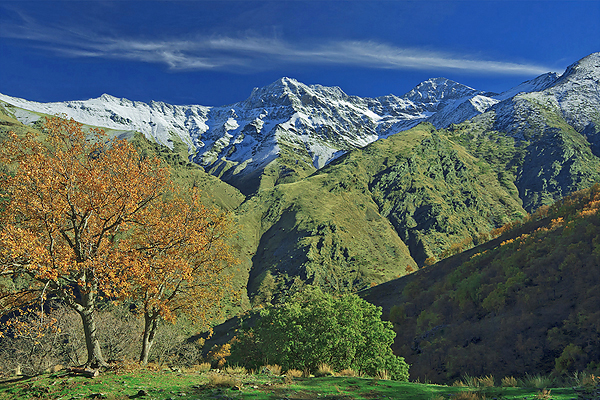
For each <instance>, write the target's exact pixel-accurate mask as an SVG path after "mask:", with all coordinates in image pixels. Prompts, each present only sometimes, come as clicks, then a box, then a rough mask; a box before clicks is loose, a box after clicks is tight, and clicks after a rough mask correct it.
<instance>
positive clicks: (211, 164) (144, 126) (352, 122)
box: [0, 77, 539, 194]
mask: <svg viewBox="0 0 600 400" xmlns="http://www.w3.org/2000/svg"><path fill="white" fill-rule="evenodd" d="M538 78H539V77H538ZM538 78H536V79H538ZM528 82H531V81H528ZM525 83H527V82H525ZM522 85H524V84H521V86H522ZM537 87H538V86H537V85H536V84H529V86H527V87H526V88H525V89H526V90H534V89H536V88H537ZM488 95H490V93H486V92H483V91H480V90H476V89H473V88H470V87H468V86H465V85H462V84H460V83H457V82H454V81H451V80H449V79H446V78H432V79H428V80H426V81H424V82H421V83H420V84H418V85H416V86H415V87H414V88H413V89H412V90H411V91H409V92H408V93H406V94H404V95H403V96H401V97H398V96H395V95H387V96H380V97H376V98H361V97H358V96H350V95H347V94H346V93H345V92H344V91H343V90H342V89H341V88H339V87H327V86H322V85H305V84H303V83H301V82H298V81H297V80H295V79H292V78H287V77H284V78H280V79H278V80H277V81H275V82H273V83H271V84H269V85H267V86H264V87H262V88H255V89H253V90H252V93H251V94H250V96H249V97H248V98H246V99H245V100H242V101H240V102H237V103H233V104H229V105H224V106H219V107H207V106H201V105H185V106H181V105H170V104H167V103H164V102H160V101H151V102H149V103H143V102H137V101H131V100H128V99H124V98H117V97H114V96H111V95H109V94H103V95H101V96H100V97H98V98H93V99H89V100H77V101H69V102H55V103H36V102H30V101H27V100H24V99H18V98H14V97H10V96H6V95H2V94H0V100H2V101H4V102H6V103H9V104H13V105H15V106H17V107H20V108H22V109H24V110H31V111H34V112H43V113H45V114H50V115H53V114H57V113H61V114H62V113H64V114H66V115H67V116H69V117H73V118H74V119H76V120H79V121H81V122H84V123H86V124H89V125H94V126H102V127H107V128H111V129H117V130H118V129H120V130H135V131H139V132H141V133H143V134H144V135H145V136H146V137H147V138H149V139H152V140H155V141H157V142H158V143H160V144H163V145H166V146H168V147H171V148H172V138H173V137H177V138H178V140H181V141H183V142H184V143H186V144H187V146H188V153H189V156H190V160H193V161H194V162H196V163H197V164H199V165H201V166H202V167H204V168H205V169H206V170H207V171H209V172H210V173H211V174H213V175H215V176H218V177H220V178H222V179H223V180H225V181H227V182H229V183H232V184H233V185H234V186H237V187H238V188H240V189H242V191H243V192H245V193H246V194H250V193H252V192H253V191H256V190H257V189H258V187H259V186H260V182H259V181H260V179H257V178H256V179H254V180H252V179H249V180H251V181H252V182H253V183H252V184H250V185H248V184H247V183H242V181H244V180H245V179H244V178H245V176H250V177H251V176H253V175H257V174H258V175H260V174H261V173H262V172H263V171H264V170H265V169H267V168H268V166H269V164H270V163H273V162H274V161H275V160H276V159H278V158H280V156H281V153H284V152H285V151H286V149H289V150H290V151H292V152H294V153H296V155H297V158H296V159H295V160H291V162H292V163H293V164H294V165H295V164H298V163H304V164H306V167H305V168H303V169H304V170H305V171H302V173H298V178H302V177H303V176H306V174H308V173H312V172H314V170H317V169H320V168H322V167H323V166H324V165H326V164H327V163H328V162H331V160H333V159H335V158H336V157H338V156H339V155H340V154H343V153H344V152H346V151H349V150H352V149H354V148H361V147H364V146H365V145H367V144H368V143H371V142H373V141H375V140H378V139H381V138H385V137H388V136H389V135H391V134H394V133H397V132H399V131H402V130H406V129H409V128H412V127H414V126H416V125H417V124H418V123H420V122H424V121H430V122H432V123H433V124H434V126H436V127H438V128H441V127H446V126H449V125H450V124H453V123H460V122H462V121H464V120H466V119H468V118H471V117H472V116H474V115H477V114H479V113H481V112H484V111H485V110H487V109H488V108H489V107H491V106H492V105H494V104H496V103H497V102H498V100H497V99H495V98H493V97H490V96H488ZM457 110H459V111H460V112H457ZM17 118H18V119H19V118H20V119H21V121H22V122H24V123H31V122H32V120H34V119H35V115H31V114H28V113H26V112H23V111H22V112H20V114H19V115H17ZM282 148H283V149H282ZM283 158H285V157H283ZM284 164H285V165H284V167H286V168H288V169H290V168H289V167H290V166H289V165H287V164H286V162H284ZM310 164H312V167H311V166H310ZM273 168H274V169H277V168H278V167H277V166H273ZM291 169H293V170H296V169H297V168H294V167H292V168H291ZM282 174H285V172H282ZM246 186H249V187H246Z"/></svg>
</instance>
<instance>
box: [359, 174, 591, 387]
mask: <svg viewBox="0 0 600 400" xmlns="http://www.w3.org/2000/svg"><path fill="white" fill-rule="evenodd" d="M599 208H600V186H598V185H596V186H593V187H592V188H591V189H588V190H583V191H580V192H577V193H574V194H573V195H571V196H569V197H567V198H565V199H564V200H562V201H559V202H557V203H556V204H555V205H553V206H552V207H546V208H542V209H540V210H539V211H538V213H536V215H535V216H534V217H532V218H530V219H529V222H527V223H525V224H523V225H518V226H516V227H514V228H513V229H512V230H510V231H508V232H506V233H504V235H502V236H501V237H500V238H498V239H495V240H493V241H490V242H488V243H486V244H484V245H482V246H480V247H477V248H475V249H472V250H470V251H468V252H465V253H462V254H459V255H457V256H454V257H451V258H448V259H446V260H443V261H442V262H440V263H438V264H436V265H434V266H432V267H429V268H426V269H423V270H421V271H418V272H416V273H414V274H412V275H410V276H406V277H404V278H401V279H398V280H395V281H392V282H388V283H385V284H383V285H380V286H378V287H375V288H372V289H370V290H368V291H367V292H366V293H365V294H364V297H365V298H366V299H367V300H368V301H371V302H373V303H374V304H376V305H381V306H383V307H384V314H387V316H388V318H389V319H390V320H391V321H392V322H393V323H394V325H395V328H396V332H397V333H398V336H397V338H396V344H395V351H396V352H397V354H402V355H403V356H404V357H406V360H407V362H408V363H410V364H411V375H412V377H413V378H417V377H418V378H420V379H430V380H432V381H434V382H448V381H452V380H454V379H456V378H458V377H460V376H461V375H462V374H470V375H472V376H473V375H474V376H480V375H486V374H494V375H495V376H510V375H515V376H519V375H523V374H524V373H526V372H527V373H529V374H535V373H540V374H549V373H553V374H555V375H562V374H572V373H573V372H574V371H581V370H584V369H587V370H588V371H590V372H592V373H596V374H597V373H598V372H599V370H600V350H599V349H600V341H599V338H600V312H599V311H598V304H599V302H600V268H599V267H598V266H599V265H600V215H599V214H598V209H599Z"/></svg>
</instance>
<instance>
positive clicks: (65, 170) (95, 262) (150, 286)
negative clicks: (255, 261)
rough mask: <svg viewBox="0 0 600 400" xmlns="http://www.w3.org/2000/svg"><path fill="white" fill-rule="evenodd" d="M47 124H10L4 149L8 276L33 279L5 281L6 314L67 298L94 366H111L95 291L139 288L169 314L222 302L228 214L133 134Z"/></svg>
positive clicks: (2, 236)
mask: <svg viewBox="0 0 600 400" xmlns="http://www.w3.org/2000/svg"><path fill="white" fill-rule="evenodd" d="M45 127H46V133H47V136H46V137H45V138H43V139H42V138H36V137H33V136H26V137H18V136H17V135H16V134H14V133H12V132H11V133H10V134H9V138H8V139H7V140H6V141H5V142H4V143H2V146H1V147H0V161H2V162H4V163H5V164H7V165H8V170H9V173H5V174H4V175H3V176H2V179H1V180H0V190H1V195H2V197H3V201H4V204H5V207H4V209H3V210H2V214H1V215H0V224H1V226H2V228H1V230H0V274H2V275H12V276H17V275H18V276H21V277H26V278H27V279H28V283H27V284H26V285H24V286H23V287H14V286H4V287H2V286H0V311H2V312H8V311H9V310H10V309H14V308H19V307H21V305H23V304H28V303H32V302H34V301H41V302H43V301H44V300H45V299H46V298H47V297H49V296H55V297H58V298H60V299H61V300H62V301H63V302H65V304H67V305H68V306H69V307H71V308H72V309H74V310H75V311H77V312H78V313H79V314H80V315H81V317H82V321H83V324H84V331H85V334H86V344H87V345H88V364H89V363H96V364H104V360H103V359H102V355H101V352H100V347H99V344H98V342H97V340H96V339H95V336H94V335H95V327H94V321H93V310H94V308H95V303H96V301H97V300H98V299H99V297H100V296H101V295H105V296H109V297H111V298H113V299H119V298H124V297H131V296H141V298H142V299H143V301H144V304H145V306H147V307H149V308H151V309H156V310H159V313H158V314H159V315H160V316H162V317H165V318H167V319H172V318H173V313H174V312H176V311H178V310H183V309H186V308H190V307H192V305H191V303H192V302H194V301H197V300H198V298H204V297H206V298H208V299H211V300H210V301H214V297H215V296H216V294H219V293H221V292H220V291H219V290H215V286H216V287H217V288H220V287H222V286H225V285H224V282H223V280H219V279H213V278H215V277H216V276H217V275H218V274H220V271H221V270H222V265H223V262H229V261H230V256H229V255H228V254H229V252H228V249H227V248H226V246H225V244H224V242H223V240H222V239H223V238H224V235H225V233H226V232H227V229H228V227H229V225H230V222H229V220H228V219H227V217H226V216H225V215H223V214H219V213H218V212H217V211H215V210H209V209H206V208H203V207H202V206H201V205H200V203H199V200H198V194H197V193H194V194H193V195H192V199H191V201H190V202H189V203H188V202H186V201H184V200H183V196H181V195H179V194H172V192H173V189H172V187H171V185H170V182H169V172H168V170H167V169H166V168H164V167H163V166H161V165H160V161H159V160H157V159H147V158H142V157H140V155H139V154H138V152H137V151H136V149H135V148H134V147H133V145H131V144H130V143H129V142H127V141H121V140H111V139H109V138H108V137H107V136H106V135H105V134H104V132H102V131H101V130H98V129H92V130H91V131H90V132H88V133H87V134H86V133H84V132H83V130H82V124H80V123H78V122H76V121H73V120H66V119H63V118H59V117H54V118H49V119H48V120H47V122H46V125H45ZM212 257H216V259H217V260H218V261H219V262H213V260H212V259H211V258H212ZM211 285H212V286H211ZM182 293H185V294H186V296H189V297H187V298H186V299H185V300H184V299H182V298H181V297H180V294H182ZM200 303H201V302H200ZM201 304H204V303H201ZM199 316H200V317H201V318H202V317H203V315H202V313H200V314H199Z"/></svg>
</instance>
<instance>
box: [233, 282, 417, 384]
mask: <svg viewBox="0 0 600 400" xmlns="http://www.w3.org/2000/svg"><path fill="white" fill-rule="evenodd" d="M395 336H396V333H395V332H394V330H393V328H392V324H391V323H390V322H389V321H382V320H381V308H379V307H375V306H374V305H372V304H370V303H368V302H366V301H365V300H363V299H361V298H360V297H358V296H357V295H355V294H346V295H342V296H339V297H334V296H333V295H331V294H327V293H323V292H322V291H321V290H320V289H319V288H316V287H306V288H305V289H304V290H303V291H302V292H299V293H296V294H295V295H294V296H293V297H292V298H291V299H290V300H289V301H288V302H287V303H285V304H281V305H276V306H269V307H267V308H266V309H264V310H262V311H261V315H260V318H259V319H258V321H257V323H256V326H255V327H254V329H253V330H246V331H245V332H242V333H241V334H240V335H238V337H237V338H236V340H234V341H233V342H232V357H233V359H235V360H239V361H243V360H246V361H247V360H253V361H254V362H255V363H256V362H260V361H261V360H268V361H269V362H276V363H277V364H279V365H281V366H282V367H283V368H284V369H286V370H289V369H292V368H295V369H299V370H303V371H304V370H308V371H316V370H317V368H318V366H319V365H320V364H323V363H325V364H328V365H330V366H331V368H333V369H334V370H337V371H339V370H342V369H347V368H352V369H353V370H356V371H361V372H364V373H366V374H368V375H372V376H374V375H376V374H377V371H382V370H386V371H388V373H389V376H390V378H392V379H395V380H404V381H406V380H408V364H406V362H405V361H404V358H402V357H397V356H395V355H394V354H393V353H392V350H391V345H392V343H393V341H394V337H395ZM248 354H252V356H253V357H252V358H249V357H247V355H248ZM249 367H250V368H256V366H252V365H250V366H249Z"/></svg>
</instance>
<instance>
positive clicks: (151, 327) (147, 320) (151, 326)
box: [140, 312, 158, 365]
mask: <svg viewBox="0 0 600 400" xmlns="http://www.w3.org/2000/svg"><path fill="white" fill-rule="evenodd" d="M157 327H158V313H150V312H145V313H144V337H143V339H142V352H141V353H140V363H141V364H142V365H146V364H148V356H149V355H150V349H151V348H152V345H153V344H154V336H156V328H157Z"/></svg>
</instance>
